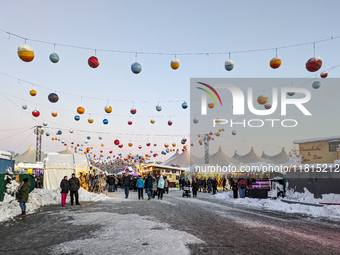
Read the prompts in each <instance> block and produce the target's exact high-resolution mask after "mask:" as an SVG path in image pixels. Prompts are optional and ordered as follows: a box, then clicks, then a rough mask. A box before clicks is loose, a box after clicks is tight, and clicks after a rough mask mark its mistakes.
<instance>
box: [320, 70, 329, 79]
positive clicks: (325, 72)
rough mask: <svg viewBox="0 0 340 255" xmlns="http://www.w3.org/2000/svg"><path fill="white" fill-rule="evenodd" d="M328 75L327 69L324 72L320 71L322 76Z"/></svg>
mask: <svg viewBox="0 0 340 255" xmlns="http://www.w3.org/2000/svg"><path fill="white" fill-rule="evenodd" d="M327 76H328V72H327V71H324V72H322V73H320V77H321V78H326V77H327Z"/></svg>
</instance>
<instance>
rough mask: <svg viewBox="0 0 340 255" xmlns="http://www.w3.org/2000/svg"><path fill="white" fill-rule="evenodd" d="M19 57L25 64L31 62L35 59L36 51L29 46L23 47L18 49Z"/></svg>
mask: <svg viewBox="0 0 340 255" xmlns="http://www.w3.org/2000/svg"><path fill="white" fill-rule="evenodd" d="M18 56H19V58H20V59H21V60H22V61H24V62H31V61H32V60H33V59H34V51H33V49H32V48H31V47H30V46H28V45H26V44H25V45H21V46H19V47H18Z"/></svg>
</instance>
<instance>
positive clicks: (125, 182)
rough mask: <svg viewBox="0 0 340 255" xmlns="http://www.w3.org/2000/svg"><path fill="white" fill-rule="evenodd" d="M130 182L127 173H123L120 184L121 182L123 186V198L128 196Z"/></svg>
mask: <svg viewBox="0 0 340 255" xmlns="http://www.w3.org/2000/svg"><path fill="white" fill-rule="evenodd" d="M130 183H131V179H130V176H129V175H128V173H125V174H124V177H123V179H122V184H123V185H122V186H123V187H124V191H125V198H128V197H129V191H130Z"/></svg>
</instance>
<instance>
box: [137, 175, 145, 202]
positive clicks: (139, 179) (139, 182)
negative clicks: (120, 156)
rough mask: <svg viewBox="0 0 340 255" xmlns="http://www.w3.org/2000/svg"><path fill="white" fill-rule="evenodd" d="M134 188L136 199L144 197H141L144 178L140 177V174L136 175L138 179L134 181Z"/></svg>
mask: <svg viewBox="0 0 340 255" xmlns="http://www.w3.org/2000/svg"><path fill="white" fill-rule="evenodd" d="M136 188H137V190H138V199H140V198H141V197H142V199H144V197H143V189H144V180H143V179H142V176H140V175H139V176H138V179H137V181H136Z"/></svg>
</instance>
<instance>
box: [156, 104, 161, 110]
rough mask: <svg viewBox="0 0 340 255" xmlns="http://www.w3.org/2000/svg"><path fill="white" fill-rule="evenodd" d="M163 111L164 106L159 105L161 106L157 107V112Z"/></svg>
mask: <svg viewBox="0 0 340 255" xmlns="http://www.w3.org/2000/svg"><path fill="white" fill-rule="evenodd" d="M161 110H162V106H161V105H159V104H158V105H156V111H157V112H160V111H161Z"/></svg>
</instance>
